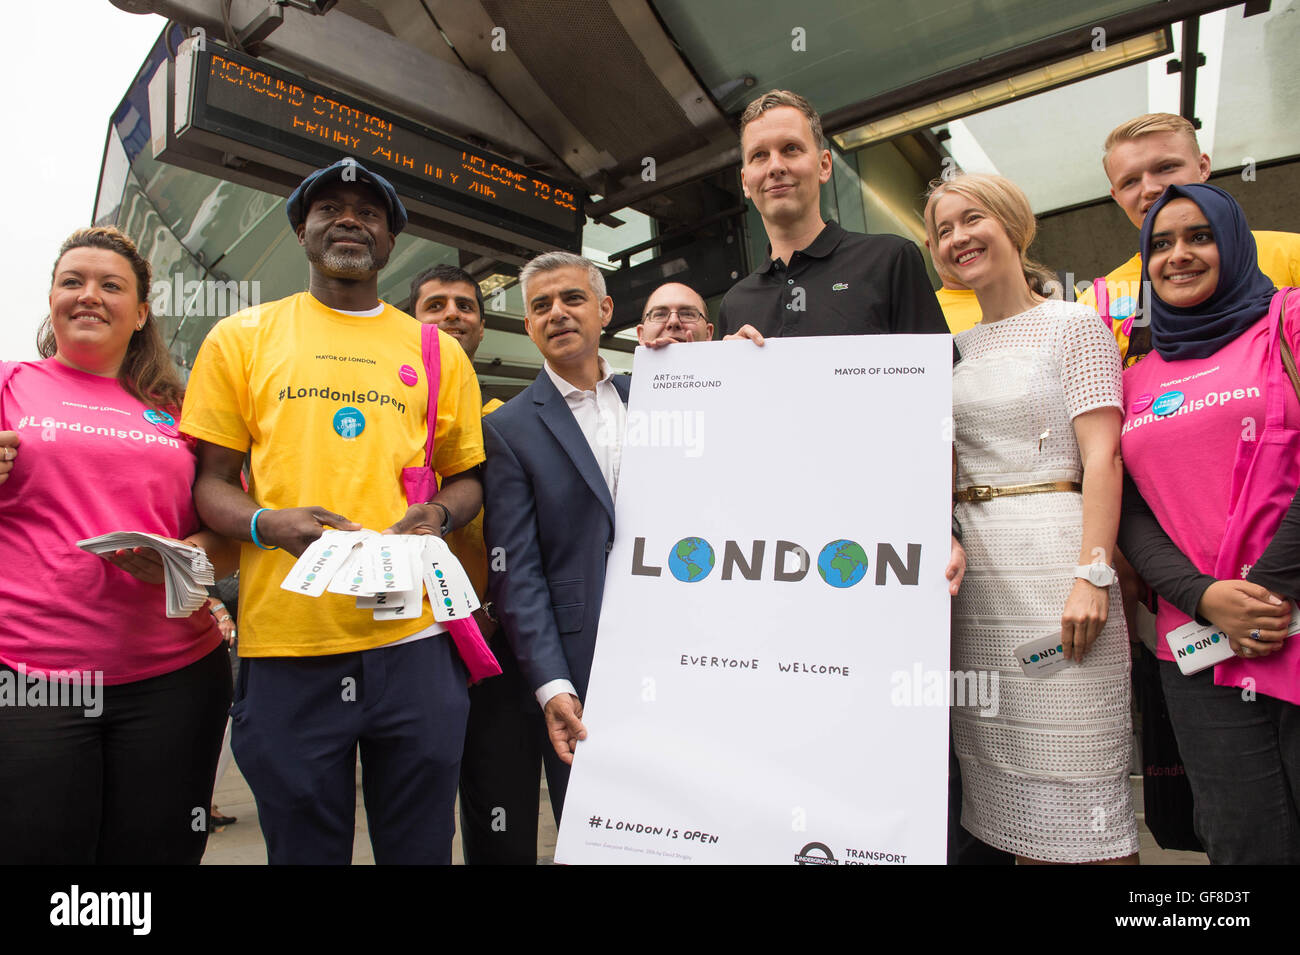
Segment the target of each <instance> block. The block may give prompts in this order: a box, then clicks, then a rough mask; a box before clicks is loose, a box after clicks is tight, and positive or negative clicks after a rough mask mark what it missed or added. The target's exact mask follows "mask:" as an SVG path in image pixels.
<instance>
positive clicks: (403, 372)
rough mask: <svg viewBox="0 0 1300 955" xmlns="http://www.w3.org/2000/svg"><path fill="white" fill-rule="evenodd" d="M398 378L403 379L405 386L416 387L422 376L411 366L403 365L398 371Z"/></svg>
mask: <svg viewBox="0 0 1300 955" xmlns="http://www.w3.org/2000/svg"><path fill="white" fill-rule="evenodd" d="M397 377H398V378H400V379H402V384H404V385H415V384H417V383H418V382H419V380H420V376H419V375H417V374H416V373H415V369H414V368H412V367H411V366H410V365H403V366H402V367H401V368H399V369H398V370H397Z"/></svg>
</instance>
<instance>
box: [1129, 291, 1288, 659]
mask: <svg viewBox="0 0 1300 955" xmlns="http://www.w3.org/2000/svg"><path fill="white" fill-rule="evenodd" d="M1275 329H1276V325H1274V324H1273V321H1270V320H1269V319H1268V317H1267V316H1265V317H1263V318H1261V319H1260V320H1259V321H1258V322H1256V323H1255V324H1254V325H1252V326H1251V327H1250V328H1248V329H1247V330H1246V331H1245V332H1243V333H1242V334H1241V335H1239V336H1238V337H1237V338H1236V339H1235V340H1234V341H1232V342H1230V343H1229V344H1227V345H1224V346H1223V347H1222V348H1220V349H1219V350H1218V351H1217V352H1215V353H1214V354H1213V355H1211V356H1210V357H1209V358H1194V359H1188V360H1185V361H1174V362H1167V361H1165V360H1164V359H1163V358H1161V357H1160V356H1159V355H1158V354H1156V353H1155V352H1152V353H1151V354H1149V355H1147V356H1146V357H1145V358H1143V359H1142V360H1141V361H1139V362H1138V363H1137V364H1136V365H1134V366H1132V367H1131V368H1128V369H1126V370H1125V372H1124V430H1123V433H1122V437H1121V439H1120V448H1121V451H1122V453H1123V456H1124V468H1125V470H1127V471H1128V473H1129V474H1130V475H1131V476H1132V478H1133V481H1134V483H1136V484H1137V487H1138V490H1139V491H1141V492H1142V497H1143V498H1145V499H1146V502H1147V504H1148V505H1150V507H1151V510H1152V512H1154V514H1155V516H1156V518H1157V519H1158V520H1159V521H1160V526H1161V527H1163V528H1164V529H1165V533H1167V534H1168V535H1169V536H1170V538H1171V539H1172V540H1173V542H1174V543H1175V544H1177V545H1178V548H1179V549H1180V550H1181V551H1182V552H1183V553H1184V554H1186V555H1187V557H1188V559H1190V560H1191V562H1192V563H1193V564H1195V565H1196V567H1197V569H1198V570H1200V571H1201V572H1202V573H1206V574H1213V573H1214V567H1215V564H1216V563H1217V561H1218V557H1219V547H1220V545H1221V544H1222V542H1223V531H1224V527H1225V526H1226V524H1227V521H1228V503H1229V501H1228V497H1229V494H1230V492H1231V481H1232V469H1233V464H1234V462H1235V461H1236V459H1237V446H1238V444H1239V443H1240V442H1241V440H1242V439H1243V438H1252V437H1253V436H1254V435H1256V434H1259V433H1262V432H1263V430H1264V417H1265V407H1264V398H1265V395H1264V386H1265V382H1266V380H1267V367H1266V362H1267V359H1268V339H1269V335H1270V334H1274V333H1275ZM1296 333H1297V329H1295V328H1290V327H1288V328H1287V336H1288V341H1289V342H1290V343H1291V348H1292V349H1293V350H1295V351H1298V352H1300V335H1297V334H1296ZM1161 412H1164V413H1161ZM1298 422H1300V402H1298V401H1297V400H1296V396H1295V392H1294V390H1293V389H1291V388H1288V389H1287V395H1286V424H1287V426H1288V427H1295V426H1296V424H1297V423H1298ZM1247 570H1248V568H1242V574H1241V575H1242V576H1245V572H1246V571H1247ZM1189 619H1190V618H1189V617H1188V616H1187V615H1186V614H1184V613H1182V611H1180V610H1178V609H1177V608H1175V607H1174V606H1173V605H1172V604H1170V603H1169V602H1168V601H1165V600H1161V601H1160V603H1159V608H1158V610H1157V612H1156V632H1157V633H1158V634H1159V636H1160V640H1159V642H1158V644H1157V646H1156V654H1157V656H1159V657H1160V659H1162V660H1172V659H1173V654H1172V653H1170V652H1169V645H1168V643H1166V642H1165V639H1164V637H1165V634H1167V633H1168V632H1169V631H1170V630H1174V629H1176V628H1178V627H1181V626H1182V625H1183V624H1185V623H1187V622H1188V621H1189Z"/></svg>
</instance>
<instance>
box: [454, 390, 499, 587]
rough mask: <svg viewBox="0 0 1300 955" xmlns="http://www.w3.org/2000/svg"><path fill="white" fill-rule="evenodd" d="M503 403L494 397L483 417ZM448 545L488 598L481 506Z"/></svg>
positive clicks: (470, 577) (487, 405)
mask: <svg viewBox="0 0 1300 955" xmlns="http://www.w3.org/2000/svg"><path fill="white" fill-rule="evenodd" d="M503 404H505V402H504V401H502V400H501V399H500V398H493V399H492V400H491V401H489V402H488V403H487V404H485V405H484V406H483V417H484V418H486V417H487V416H488V415H490V414H491V413H492V412H494V411H496V410H497V409H498V408H500V407H501V406H502V405H503ZM447 546H448V547H450V548H451V552H452V553H453V554H455V555H456V559H457V560H458V561H460V563H461V566H462V567H464V568H465V573H467V574H469V580H470V583H472V584H473V585H474V593H476V594H478V599H479V601H480V602H482V601H484V600H486V599H487V575H488V560H487V545H486V544H485V543H483V509H482V508H479V512H478V513H477V514H475V515H474V519H473V520H472V521H470V522H469V523H468V524H466V525H465V526H464V527H461V528H458V529H457V530H454V531H452V532H451V533H450V534H448V535H447Z"/></svg>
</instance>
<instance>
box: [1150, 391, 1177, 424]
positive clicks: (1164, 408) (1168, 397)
mask: <svg viewBox="0 0 1300 955" xmlns="http://www.w3.org/2000/svg"><path fill="white" fill-rule="evenodd" d="M1183 400H1184V395H1183V393H1182V392H1181V391H1166V392H1165V393H1164V394H1163V395H1161V396H1160V397H1159V398H1157V399H1156V400H1155V402H1154V403H1152V405H1151V410H1152V411H1154V412H1155V413H1156V414H1157V415H1159V416H1160V417H1162V418H1163V417H1164V416H1165V415H1171V414H1173V413H1174V412H1175V411H1177V410H1178V409H1179V408H1181V407H1182V406H1183Z"/></svg>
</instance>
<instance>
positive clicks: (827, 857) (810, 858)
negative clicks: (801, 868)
mask: <svg viewBox="0 0 1300 955" xmlns="http://www.w3.org/2000/svg"><path fill="white" fill-rule="evenodd" d="M794 861H795V862H797V863H799V864H800V865H839V863H838V862H837V861H835V854H834V853H833V852H831V848H830V846H828V845H827V844H826V843H824V842H810V843H808V845H806V846H804V847H803V848H802V849H800V850H799V851H798V853H796V854H795V857H794Z"/></svg>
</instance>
